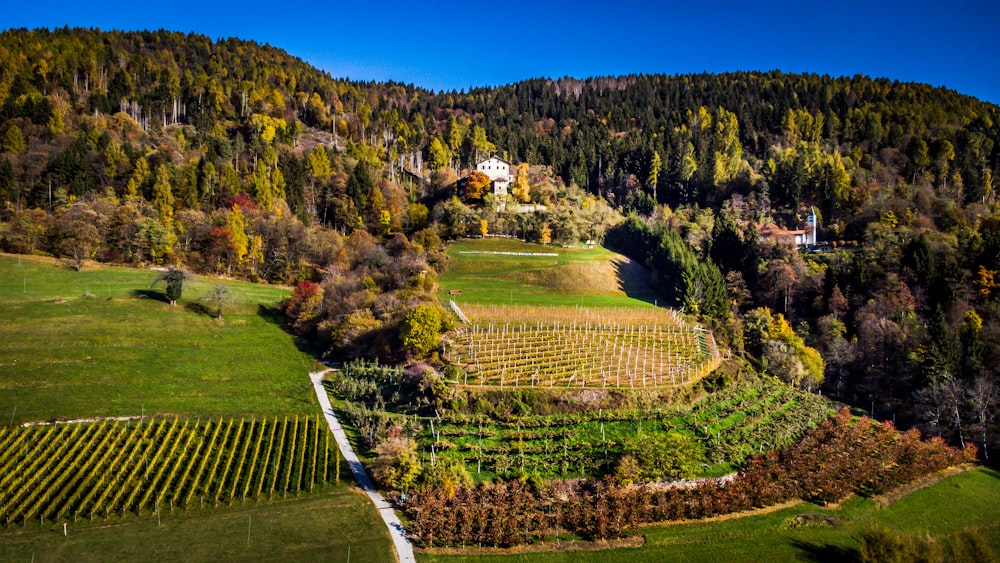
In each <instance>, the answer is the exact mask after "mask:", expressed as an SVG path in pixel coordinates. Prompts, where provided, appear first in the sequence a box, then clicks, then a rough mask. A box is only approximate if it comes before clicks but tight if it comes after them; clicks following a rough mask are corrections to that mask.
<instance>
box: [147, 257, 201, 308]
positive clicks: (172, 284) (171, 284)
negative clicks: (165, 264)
mask: <svg viewBox="0 0 1000 563" xmlns="http://www.w3.org/2000/svg"><path fill="white" fill-rule="evenodd" d="M189 277H191V276H190V275H189V274H188V273H187V272H185V271H184V270H182V269H180V268H173V267H170V268H167V269H166V271H163V272H160V275H158V276H156V279H155V280H153V283H152V285H156V284H157V283H159V282H161V281H162V282H164V283H165V284H166V285H167V289H166V291H165V294H166V296H167V300H168V301H170V306H171V307H172V306H174V305H176V304H177V300H178V299H180V298H181V293H182V292H183V291H184V280H186V279H188V278H189Z"/></svg>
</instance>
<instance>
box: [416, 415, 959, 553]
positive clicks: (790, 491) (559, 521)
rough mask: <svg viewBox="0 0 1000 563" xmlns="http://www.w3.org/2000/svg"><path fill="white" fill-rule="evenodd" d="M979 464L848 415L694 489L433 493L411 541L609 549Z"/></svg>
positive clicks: (420, 497)
mask: <svg viewBox="0 0 1000 563" xmlns="http://www.w3.org/2000/svg"><path fill="white" fill-rule="evenodd" d="M974 460H975V449H974V448H967V449H964V450H959V449H956V448H952V447H949V446H947V445H946V444H945V443H944V442H943V441H942V440H941V439H940V438H933V439H930V440H926V441H924V440H921V439H920V434H919V432H917V431H915V430H911V431H907V432H900V431H898V430H896V429H895V428H894V427H893V425H892V424H891V423H888V422H884V423H876V422H873V421H872V420H870V419H868V418H865V417H861V418H855V417H853V416H852V415H851V414H850V413H849V412H848V411H847V410H846V409H844V410H841V411H840V412H839V413H837V414H836V415H835V416H833V417H831V418H829V419H827V420H826V421H824V422H823V423H822V424H820V425H819V426H817V427H816V428H814V429H812V430H810V431H809V432H807V433H806V434H805V435H804V436H803V438H802V439H801V440H799V441H798V442H796V443H795V444H793V445H790V446H788V447H786V448H784V449H783V450H781V451H773V450H772V451H769V452H766V453H765V454H763V455H760V456H757V457H755V458H752V459H751V460H750V461H749V462H748V463H747V464H746V465H745V466H744V468H743V470H742V471H741V472H740V473H739V474H738V475H736V476H735V478H733V479H730V480H727V481H725V482H719V481H715V480H706V481H702V482H700V483H698V484H697V485H696V486H695V485H692V484H687V485H673V486H663V485H656V484H647V485H642V486H624V485H621V484H619V483H618V482H617V481H616V480H615V479H614V478H613V477H608V478H606V479H604V480H600V481H594V480H575V481H553V482H549V483H540V482H537V481H535V482H531V483H528V482H522V481H519V480H515V481H510V482H500V483H493V484H482V485H479V486H477V487H467V488H458V489H446V488H434V487H431V488H428V489H426V490H424V491H423V492H421V493H419V494H415V495H412V496H410V497H409V498H408V499H407V501H406V503H405V505H406V506H405V510H406V514H407V517H408V518H409V521H410V528H409V533H410V535H411V537H413V538H414V540H415V541H416V542H417V543H418V544H419V545H422V546H454V545H464V544H485V545H493V546H500V547H507V546H513V545H519V544H526V543H533V542H539V541H545V540H547V539H554V538H557V537H560V536H566V535H569V536H575V537H579V538H585V539H608V538H615V537H621V536H625V535H628V534H630V533H632V531H633V530H634V529H635V527H636V526H638V525H640V524H644V523H650V522H662V521H668V520H683V519H699V518H708V517H712V516H718V515H721V514H728V513H733V512H740V511H744V510H750V509H754V508H762V507H767V506H773V505H775V504H779V503H782V502H786V501H790V500H794V499H802V500H807V501H812V502H819V503H830V502H836V501H839V500H842V499H844V498H846V497H847V496H848V495H850V494H852V493H861V494H879V493H883V492H886V491H888V490H890V489H893V488H895V487H898V486H900V485H903V484H905V483H908V482H910V481H913V480H914V479H917V478H919V477H921V476H924V475H927V474H929V473H933V472H935V471H939V470H941V469H945V468H947V467H951V466H954V465H959V464H962V463H966V462H971V461H974Z"/></svg>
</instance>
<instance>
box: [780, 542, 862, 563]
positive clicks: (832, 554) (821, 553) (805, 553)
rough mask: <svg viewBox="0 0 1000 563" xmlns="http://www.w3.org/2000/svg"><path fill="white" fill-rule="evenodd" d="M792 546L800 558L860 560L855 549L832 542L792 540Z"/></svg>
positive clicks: (840, 562)
mask: <svg viewBox="0 0 1000 563" xmlns="http://www.w3.org/2000/svg"><path fill="white" fill-rule="evenodd" d="M791 544H792V547H794V548H796V549H798V550H799V551H800V552H801V555H800V557H799V558H798V559H800V560H804V561H813V562H815V563H853V562H855V561H858V560H859V558H858V552H857V550H855V549H851V548H848V547H843V546H840V545H832V544H817V543H811V542H807V541H802V540H792V541H791Z"/></svg>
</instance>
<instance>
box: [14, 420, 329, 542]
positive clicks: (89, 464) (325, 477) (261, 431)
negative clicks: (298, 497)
mask: <svg viewBox="0 0 1000 563" xmlns="http://www.w3.org/2000/svg"><path fill="white" fill-rule="evenodd" d="M334 450H335V451H336V448H334ZM335 455H336V454H334V456H335ZM336 459H337V458H336V457H334V458H333V459H331V455H330V443H329V431H328V429H327V427H326V425H325V423H324V422H323V421H322V420H321V419H320V418H319V417H318V416H317V417H301V418H300V417H298V416H296V417H294V418H288V417H285V418H283V419H278V418H273V419H251V420H247V419H240V420H236V419H232V418H230V419H220V420H214V421H209V422H205V423H199V422H192V421H190V420H184V419H177V418H174V419H158V420H145V421H142V423H139V424H137V423H134V422H131V423H130V422H119V421H115V422H107V421H105V422H101V423H88V424H84V423H78V424H61V425H49V426H33V427H27V428H14V429H10V428H3V429H0V503H2V504H0V522H2V523H4V524H5V525H11V524H14V523H27V522H28V521H29V520H37V521H39V522H44V521H45V520H46V519H49V520H53V521H54V520H58V519H60V518H62V519H66V518H69V517H73V518H74V519H76V518H89V519H93V518H94V517H97V516H99V517H105V518H108V517H111V516H114V515H125V514H126V513H130V512H131V513H135V514H142V513H143V512H144V511H145V512H148V513H152V512H156V511H159V510H163V509H168V510H174V509H186V508H191V507H203V506H206V505H207V506H217V505H218V504H219V503H227V504H232V503H234V502H236V501H240V502H244V501H246V500H247V499H251V500H255V501H259V500H263V499H269V498H272V497H273V496H274V495H276V494H277V495H281V496H284V495H287V494H299V493H304V492H309V491H312V490H313V488H314V487H315V486H316V485H322V484H324V483H327V482H328V481H329V480H330V479H332V478H334V475H331V474H330V473H331V471H330V470H331V469H333V470H334V471H335V470H336V463H337V462H336Z"/></svg>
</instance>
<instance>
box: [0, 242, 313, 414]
mask: <svg viewBox="0 0 1000 563" xmlns="http://www.w3.org/2000/svg"><path fill="white" fill-rule="evenodd" d="M157 273H158V272H156V271H153V270H139V269H134V268H118V267H111V266H93V267H90V268H88V269H85V270H84V271H82V272H77V271H75V270H73V269H71V268H66V267H62V266H61V265H59V264H58V263H55V262H53V261H51V260H47V259H42V258H34V257H18V256H11V255H0V416H3V417H5V418H6V420H4V422H6V423H10V422H14V423H18V422H25V421H40V420H49V419H74V418H84V417H108V416H136V415H142V414H147V415H148V414H159V415H177V416H188V417H197V416H227V415H231V416H236V415H257V416H260V415H277V414H296V413H302V414H309V413H313V412H315V406H314V404H313V402H314V401H313V400H312V395H311V392H310V387H309V380H308V375H307V373H308V372H309V371H312V369H313V367H314V361H313V360H312V359H311V358H310V356H309V355H308V354H306V353H304V352H303V351H302V350H300V346H299V345H297V343H296V341H295V339H294V338H293V337H291V336H289V335H288V334H287V333H285V332H284V331H283V330H282V328H281V314H280V312H279V311H278V310H277V309H276V303H277V302H278V301H279V300H280V299H281V298H282V296H287V295H288V291H287V289H283V288H280V287H273V286H262V285H254V284H247V283H238V282H219V281H217V280H211V279H205V278H200V277H196V278H194V279H191V280H188V281H187V282H185V284H184V294H183V296H182V298H181V300H180V301H179V302H178V303H177V305H176V306H170V305H169V304H168V303H166V302H165V301H164V300H163V299H162V297H161V294H162V292H163V284H162V283H161V284H158V285H157V286H154V287H150V284H152V282H153V281H154V280H155V279H156V276H157ZM220 284H221V285H223V286H224V287H225V288H226V290H227V297H226V299H225V301H224V302H223V315H222V319H221V320H219V319H216V318H215V313H216V312H217V308H216V303H215V302H214V301H213V300H212V299H211V297H212V294H213V292H214V288H215V287H216V286H217V285H220Z"/></svg>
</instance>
